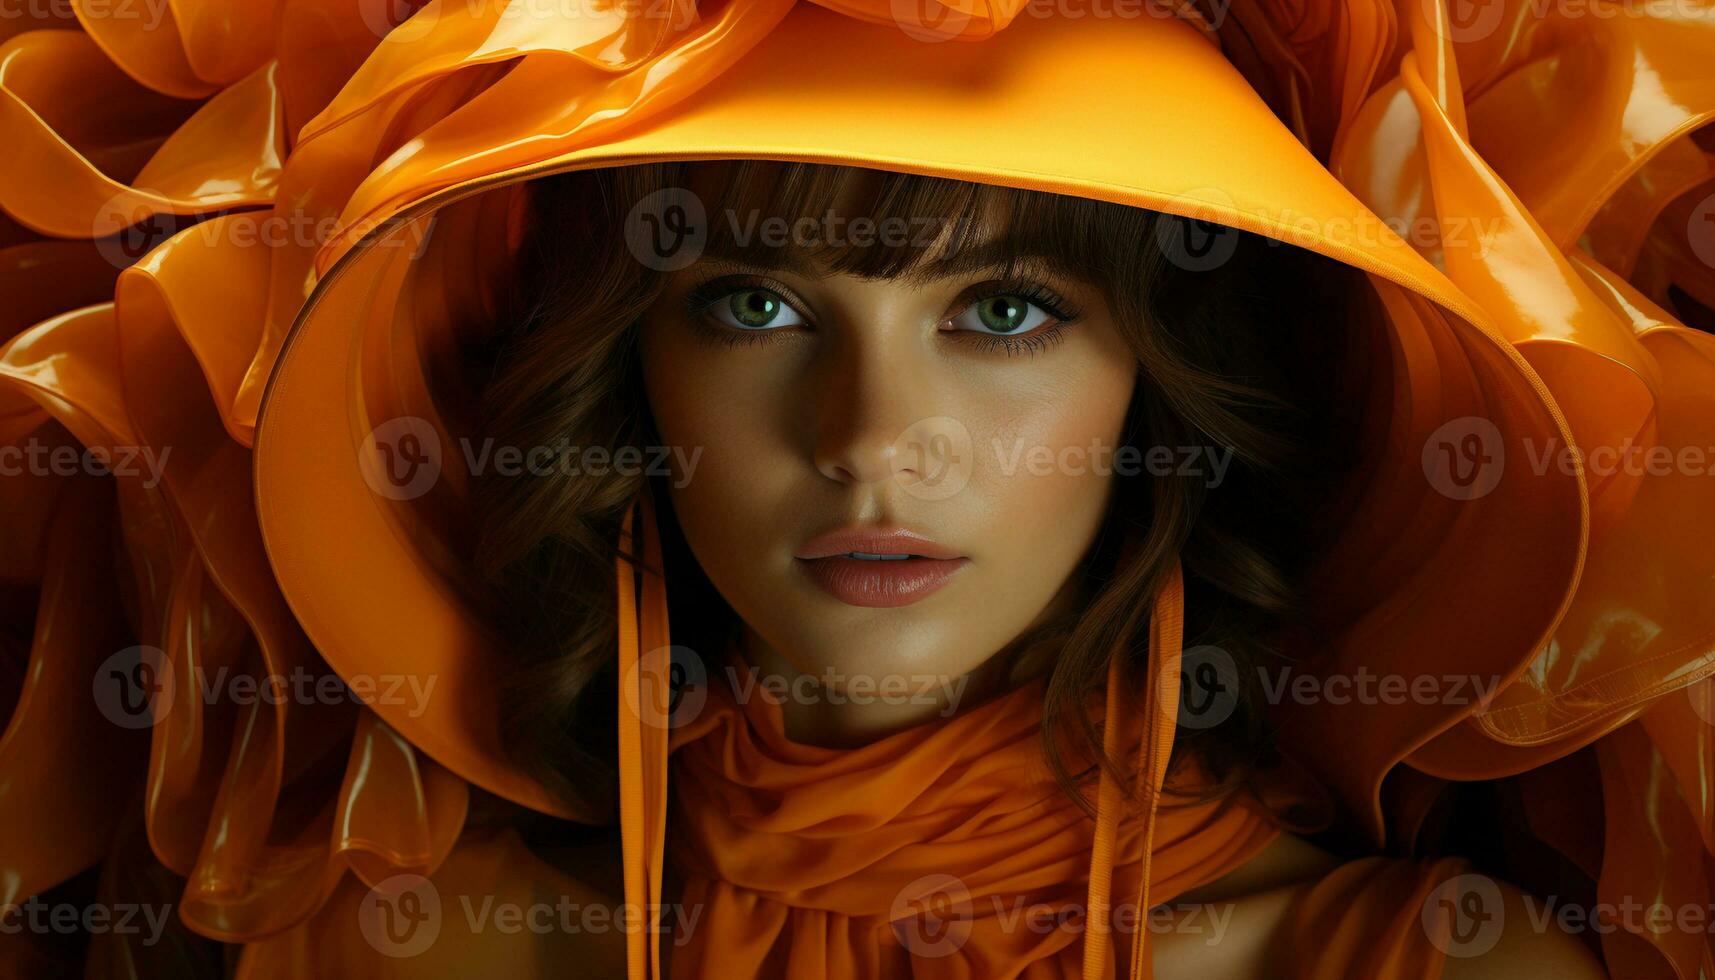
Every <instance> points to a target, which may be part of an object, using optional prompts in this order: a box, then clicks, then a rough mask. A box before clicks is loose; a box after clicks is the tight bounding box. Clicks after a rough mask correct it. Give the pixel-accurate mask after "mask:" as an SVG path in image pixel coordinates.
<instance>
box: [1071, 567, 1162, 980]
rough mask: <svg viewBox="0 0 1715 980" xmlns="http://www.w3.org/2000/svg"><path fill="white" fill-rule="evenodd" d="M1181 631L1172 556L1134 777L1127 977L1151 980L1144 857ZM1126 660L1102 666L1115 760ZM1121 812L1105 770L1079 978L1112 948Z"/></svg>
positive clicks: (1154, 615) (1154, 617)
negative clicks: (1133, 926) (1136, 853)
mask: <svg viewBox="0 0 1715 980" xmlns="http://www.w3.org/2000/svg"><path fill="white" fill-rule="evenodd" d="M1184 628H1185V582H1184V578H1183V576H1182V575H1181V573H1180V570H1179V562H1178V561H1177V560H1175V561H1174V562H1173V564H1172V565H1171V566H1170V567H1169V568H1168V572H1167V580H1166V581H1165V582H1163V583H1162V586H1161V589H1160V591H1159V592H1157V593H1156V596H1155V603H1154V606H1153V608H1152V609H1151V611H1150V616H1149V682H1150V683H1149V685H1148V688H1147V697H1146V701H1145V708H1144V719H1143V733H1142V737H1141V739H1140V743H1139V745H1138V776H1139V777H1140V778H1139V780H1138V784H1139V786H1141V787H1142V791H1143V794H1144V795H1143V800H1142V804H1143V858H1142V865H1141V867H1140V868H1139V878H1138V884H1137V898H1136V902H1137V904H1136V910H1137V923H1138V930H1137V939H1136V941H1135V942H1133V943H1132V947H1131V969H1130V971H1129V973H1128V975H1129V976H1130V977H1131V978H1132V980H1150V978H1152V977H1154V976H1155V966H1154V963H1153V962H1152V961H1151V959H1150V957H1149V952H1148V951H1149V930H1148V928H1146V927H1145V925H1144V923H1145V919H1146V917H1147V916H1148V914H1149V876H1150V857H1151V852H1152V851H1154V849H1155V825H1156V816H1157V811H1158V809H1159V806H1160V802H1161V791H1162V785H1163V784H1164V783H1165V781H1166V779H1167V763H1168V760H1169V759H1170V758H1171V756H1172V752H1173V730H1174V726H1175V725H1176V724H1178V720H1179V719H1178V711H1179V662H1180V654H1181V649H1180V648H1181V644H1182V642H1183V639H1184ZM1124 663H1125V661H1124V658H1122V657H1118V656H1116V657H1114V658H1113V659H1112V660H1111V661H1110V662H1109V664H1108V693H1107V707H1106V710H1105V712H1104V715H1103V719H1104V720H1103V726H1102V752H1103V753H1104V754H1106V755H1107V756H1108V757H1109V758H1113V756H1114V753H1115V751H1116V750H1117V749H1118V748H1119V746H1120V744H1121V740H1122V738H1123V736H1122V734H1121V726H1122V724H1123V722H1124V718H1125V715H1124V709H1125V704H1124V700H1125V699H1124V698H1122V697H1121V696H1120V695H1121V692H1123V691H1124V690H1125V686H1124V683H1123V682H1124V680H1125V668H1124ZM1122 809H1123V806H1122V801H1121V799H1120V789H1119V786H1118V785H1116V784H1115V782H1114V780H1113V777H1112V776H1111V775H1110V774H1109V773H1108V771H1107V770H1106V769H1103V770H1102V776H1101V782H1100V784H1099V786H1098V788H1097V790H1096V835H1095V841H1094V843H1093V844H1092V845H1091V847H1090V891H1089V899H1088V904H1087V906H1086V908H1087V910H1088V911H1087V914H1086V915H1085V917H1084V922H1085V926H1084V929H1085V932H1084V980H1105V978H1106V977H1107V975H1108V954H1109V950H1110V948H1111V945H1112V944H1111V942H1110V937H1109V932H1110V925H1109V922H1108V914H1109V908H1108V903H1109V899H1108V896H1109V893H1110V890H1111V888H1112V885H1113V874H1114V847H1115V839H1116V838H1117V837H1118V834H1119V820H1120V811H1121V810H1122Z"/></svg>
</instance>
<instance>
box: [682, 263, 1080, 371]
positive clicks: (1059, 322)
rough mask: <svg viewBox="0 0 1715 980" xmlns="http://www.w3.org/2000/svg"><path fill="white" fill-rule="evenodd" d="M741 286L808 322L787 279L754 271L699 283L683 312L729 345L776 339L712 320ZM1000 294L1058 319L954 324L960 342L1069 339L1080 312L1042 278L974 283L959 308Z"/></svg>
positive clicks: (1029, 348)
mask: <svg viewBox="0 0 1715 980" xmlns="http://www.w3.org/2000/svg"><path fill="white" fill-rule="evenodd" d="M743 289H766V290H768V291H770V292H773V293H775V294H777V295H778V296H780V298H781V299H783V300H785V301H786V303H787V305H788V306H791V307H792V309H793V310H794V311H795V312H797V314H798V316H800V317H801V318H803V319H804V321H805V322H806V323H808V322H809V321H810V317H809V315H808V314H806V313H805V312H804V310H803V309H802V304H801V302H800V301H799V300H798V298H797V295H796V294H795V293H793V292H792V290H791V289H789V288H787V287H786V285H785V284H784V283H780V282H777V281H774V280H772V279H765V278H760V277H755V276H723V277H721V278H719V279H712V280H710V281H708V282H705V283H703V284H702V285H700V286H697V287H696V288H695V289H693V290H691V292H690V294H689V295H687V296H686V297H685V312H686V313H687V314H688V315H689V316H690V318H691V322H692V323H693V324H694V325H695V326H696V328H697V330H698V333H699V334H700V335H701V336H702V337H703V338H704V339H706V340H709V341H712V342H714V343H717V344H720V345H722V346H725V347H738V346H741V345H742V346H750V345H752V344H768V343H775V342H776V341H777V340H778V339H779V338H777V337H775V336H774V334H777V333H784V332H785V331H783V330H735V329H733V328H731V327H726V326H722V325H720V324H718V323H715V322H714V321H713V317H711V316H710V315H709V310H710V308H711V307H713V306H714V305H715V304H716V303H719V302H721V301H722V300H725V299H727V298H728V297H730V296H731V295H732V294H733V293H735V292H738V291H739V290H743ZM996 296H1017V297H1020V298H1022V299H1026V300H1029V301H1030V302H1032V303H1034V304H1036V305H1037V306H1039V307H1041V308H1042V310H1043V312H1045V313H1047V314H1048V315H1049V316H1051V317H1053V318H1054V325H1053V326H1051V327H1048V328H1047V329H1042V328H1040V327H1039V328H1037V330H1036V331H1035V332H1033V333H1030V334H1026V335H1023V336H1018V337H1013V336H1007V335H1002V334H984V333H978V332H977V331H974V330H952V331H948V332H949V333H952V334H953V335H954V336H955V337H957V338H958V342H959V343H966V344H973V345H975V346H976V348H977V349H978V350H981V351H985V352H986V351H995V350H1000V349H1004V350H1005V351H1006V353H1007V355H1008V356H1011V355H1013V354H1017V353H1020V352H1028V353H1031V354H1034V353H1036V352H1037V351H1041V350H1045V349H1046V348H1047V347H1048V345H1049V344H1051V343H1057V342H1059V341H1060V340H1063V339H1065V331H1066V328H1067V327H1068V326H1070V325H1071V324H1073V323H1076V322H1077V321H1078V318H1079V317H1080V316H1081V315H1082V314H1080V313H1079V312H1078V311H1077V310H1075V309H1073V308H1072V306H1071V304H1070V303H1069V302H1068V301H1067V300H1066V298H1065V297H1063V296H1061V295H1060V294H1059V293H1056V292H1055V291H1054V290H1052V289H1049V288H1048V287H1047V286H1045V285H1043V284H1042V283H1040V282H1036V281H1034V280H1029V279H1014V280H1009V281H1005V282H992V283H983V284H982V285H979V286H973V287H972V288H970V289H968V290H966V291H965V292H964V294H963V295H961V296H960V297H959V300H958V309H959V310H960V311H963V310H965V309H967V308H969V307H970V306H972V305H974V304H976V303H980V302H983V301H984V300H988V299H993V298H994V297H996Z"/></svg>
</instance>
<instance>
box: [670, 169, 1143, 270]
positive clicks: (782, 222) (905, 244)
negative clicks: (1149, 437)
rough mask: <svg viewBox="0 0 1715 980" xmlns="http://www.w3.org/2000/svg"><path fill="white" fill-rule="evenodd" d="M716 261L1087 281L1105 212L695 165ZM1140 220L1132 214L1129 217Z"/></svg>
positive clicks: (689, 176)
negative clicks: (1043, 271) (1023, 273)
mask: <svg viewBox="0 0 1715 980" xmlns="http://www.w3.org/2000/svg"><path fill="white" fill-rule="evenodd" d="M684 166H685V167H686V168H687V172H685V173H684V174H683V179H682V182H681V184H680V186H683V187H685V188H686V189H688V190H689V191H691V193H692V194H693V195H695V200H696V201H697V203H698V204H699V205H700V206H701V207H702V209H703V212H704V217H705V220H706V222H707V228H708V236H707V240H706V242H705V245H704V255H705V257H707V258H709V259H712V260H715V261H717V262H721V263H725V264H733V265H745V266H751V267H757V268H768V269H780V270H786V271H790V272H794V273H798V274H802V275H806V276H824V275H838V274H847V275H855V276H859V277H862V278H889V279H895V278H896V279H905V280H915V281H927V280H934V279H940V278H946V277H951V276H959V275H967V274H971V273H974V272H977V271H983V270H994V269H1000V270H1005V271H1003V274H1010V272H1014V271H1017V270H1019V269H1022V268H1023V267H1025V266H1034V267H1052V268H1054V269H1056V271H1060V272H1064V273H1068V274H1074V275H1079V277H1080V278H1086V277H1088V274H1089V272H1090V268H1089V266H1090V261H1089V260H1090V258H1091V256H1090V255H1088V254H1084V253H1086V252H1088V251H1089V249H1088V245H1089V244H1090V242H1091V241H1092V240H1093V239H1097V238H1100V237H1102V236H1101V231H1102V229H1101V228H1100V227H1098V222H1097V221H1096V220H1095V218H1096V217H1097V215H1096V214H1095V213H1093V212H1094V211H1095V210H1096V209H1100V208H1107V209H1113V208H1116V207H1118V206H1116V205H1101V204H1098V202H1092V201H1086V200H1083V199H1081V198H1061V197H1058V196H1056V195H1049V194H1042V193H1039V192H1025V191H1016V190H1012V189H1009V188H1002V187H996V186H992V185H986V184H976V183H969V182H965V181H958V180H951V179H946V178H937V177H927V176H922V175H915V174H903V173H894V172H888V171H879V170H870V169H865V168H858V167H844V166H829V165H816V164H803V163H783V162H777V161H709V162H703V163H694V164H686V165H684ZM1124 210H1130V209H1124Z"/></svg>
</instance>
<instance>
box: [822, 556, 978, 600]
mask: <svg viewBox="0 0 1715 980" xmlns="http://www.w3.org/2000/svg"><path fill="white" fill-rule="evenodd" d="M793 561H794V562H795V563H797V565H798V567H800V568H802V569H803V570H804V573H805V574H807V575H809V576H810V580H811V581H813V582H815V583H816V584H817V585H819V586H821V587H822V590H823V591H825V592H827V593H828V594H829V595H831V596H833V597H834V598H836V599H838V600H840V601H841V602H843V603H846V604H847V605H852V606H869V607H879V608H887V607H893V606H908V605H910V604H911V603H913V602H916V601H918V600H919V599H923V598H926V597H928V596H929V595H930V594H932V593H934V592H935V591H936V590H937V589H939V588H941V586H943V585H946V584H947V580H948V579H950V578H952V577H953V576H954V575H955V574H957V573H958V571H959V569H961V568H963V567H965V566H966V565H968V564H970V563H971V560H970V559H969V558H907V559H904V560H900V559H894V560H892V561H866V560H864V559H862V558H845V557H834V558H794V559H793Z"/></svg>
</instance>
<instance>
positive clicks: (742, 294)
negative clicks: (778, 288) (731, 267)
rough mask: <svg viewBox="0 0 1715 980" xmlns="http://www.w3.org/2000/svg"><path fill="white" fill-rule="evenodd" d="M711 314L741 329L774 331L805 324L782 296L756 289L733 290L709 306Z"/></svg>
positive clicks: (769, 290)
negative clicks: (778, 328)
mask: <svg viewBox="0 0 1715 980" xmlns="http://www.w3.org/2000/svg"><path fill="white" fill-rule="evenodd" d="M708 312H709V313H710V314H711V315H713V316H714V318H715V319H717V320H719V321H720V322H722V323H724V324H726V325H727V326H729V327H733V328H736V329H738V330H773V329H775V328H776V327H795V326H799V325H801V324H802V323H803V322H804V318H803V317H801V316H799V315H798V312H797V311H796V310H794V309H792V307H791V305H790V304H788V303H787V302H786V300H785V299H784V298H783V297H782V296H781V295H780V294H779V293H777V292H775V291H773V290H772V289H757V288H754V287H750V288H744V289H736V290H733V291H732V292H731V293H728V294H727V295H726V296H725V297H724V298H722V299H717V300H716V301H715V302H713V303H711V304H709V307H708Z"/></svg>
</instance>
